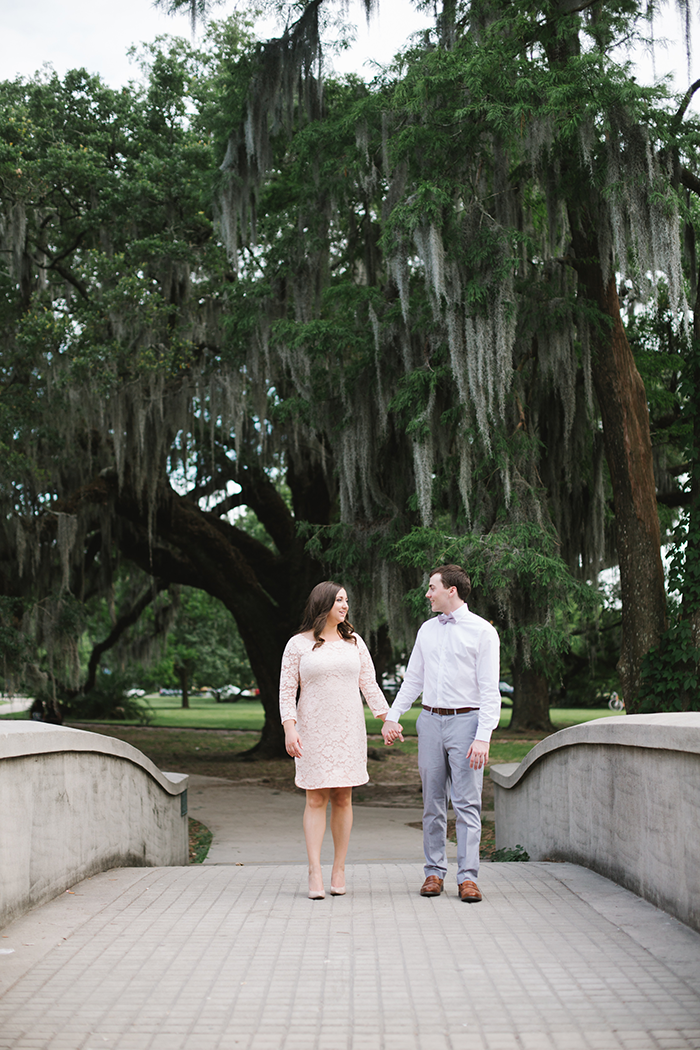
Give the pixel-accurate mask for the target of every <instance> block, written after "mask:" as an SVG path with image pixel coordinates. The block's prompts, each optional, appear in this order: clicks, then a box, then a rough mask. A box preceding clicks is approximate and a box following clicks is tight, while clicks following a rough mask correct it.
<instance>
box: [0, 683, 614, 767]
mask: <svg viewBox="0 0 700 1050" xmlns="http://www.w3.org/2000/svg"><path fill="white" fill-rule="evenodd" d="M144 702H145V703H147V704H148V707H149V708H150V709H151V717H150V720H149V724H150V725H152V726H160V727H163V728H170V729H244V730H250V731H255V730H260V729H262V724H263V709H262V705H261V704H260V702H259V701H258V700H239V701H238V702H237V703H235V704H217V703H216V701H215V700H213V699H208V698H204V697H200V696H196V697H191V698H190V706H189V708H183V707H182V704H181V701H180V698H179V697H177V696H149V697H146V698H145V701H144ZM1 710H2V708H0V711H1ZM419 714H420V706H418V705H415V706H414V707H412V708H411V709H410V711H407V712H406V714H405V715H404V716H403V718H402V719H401V724H402V725H403V727H404V732H405V733H406V735H408V736H415V733H416V719H417V718H418V715H419ZM550 714H551V718H552V722H553V723H554V725H555V727H556V728H557V729H565V728H566V727H567V726H572V725H578V724H579V723H580V722H589V721H591V720H592V719H594V718H604V717H607V716H610V715H613V714H616V712H614V711H609V710H608V709H607V707H605V708H600V709H591V708H573V707H572V708H556V707H554V708H552V710H551V712H550ZM510 716H511V709H510V708H509V707H508V708H503V710H502V712H501V721H500V728H501V729H507V728H508V726H509V724H510ZM8 717H18V718H26V717H27V715H26V714H22V715H17V716H12V715H10V716H8ZM365 720H366V723H367V731H368V732H369V733H379V732H380V731H381V723H380V722H379V720H378V719H376V718H375V717H374V716H373V715H372V712H371V711H370V710H369V708H365ZM71 722H72V724H76V723H75V722H74V721H73V720H72V719H71ZM95 722H96V720H95V719H91V723H92V724H95ZM105 724H115V725H138V722H136V721H132V720H127V721H121V722H114V723H109V722H108V721H107V720H105ZM499 761H514V760H512V759H499Z"/></svg>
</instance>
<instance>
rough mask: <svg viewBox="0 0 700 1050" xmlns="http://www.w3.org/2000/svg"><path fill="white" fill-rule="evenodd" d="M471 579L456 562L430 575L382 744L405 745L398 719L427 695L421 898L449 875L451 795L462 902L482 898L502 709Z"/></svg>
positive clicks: (421, 764)
mask: <svg viewBox="0 0 700 1050" xmlns="http://www.w3.org/2000/svg"><path fill="white" fill-rule="evenodd" d="M470 591H471V582H470V580H469V577H468V576H467V574H466V572H465V571H464V569H461V568H460V567H459V566H458V565H440V566H438V568H436V569H433V570H432V571H431V573H430V584H429V586H428V592H427V594H426V598H427V599H428V601H429V602H430V606H431V608H432V610H433V612H436V613H439V614H440V615H439V616H437V617H434V618H433V619H431V620H427V621H426V622H425V623H424V624H423V626H422V627H421V628H420V630H419V632H418V637H417V638H416V644H415V646H414V648H413V652H412V653H411V658H410V660H409V661H408V667H407V669H406V677H405V678H404V681H403V684H402V686H401V688H400V689H399V691H398V693H397V695H396V699H395V701H394V703H393V704H392V706H391V708H390V709H389V713H388V715H387V716H386V721H385V722H384V726H383V728H382V735H383V737H384V742H385V744H388V745H391V744H393V743H394V741H395V740H403V735H402V732H401V730H402V726H401V725H400V723H399V719H400V718H401V715H402V714H404V713H405V712H406V711H408V709H409V707H410V706H411V704H412V703H413V702H414V700H417V699H418V697H419V696H420V695H421V693H422V694H423V699H422V706H423V710H422V711H421V713H420V714H419V716H418V721H417V723H416V727H417V729H418V769H419V771H420V775H421V780H422V782H423V849H424V851H425V869H424V870H425V882H424V883H423V886H422V887H421V891H420V892H421V896H423V897H439V895H440V894H441V893H442V890H443V883H444V878H445V875H446V873H447V857H446V847H447V792H448V788H449V786H450V783H451V794H452V806H453V809H454V811H455V818H456V825H457V883H458V886H459V896H460V899H461V900H463V901H465V902H466V903H468V904H474V903H476V902H477V901H480V900H481V893H480V892H479V888H478V886H477V885H476V881H475V880H476V877H477V875H478V873H479V843H480V841H481V789H482V785H483V779H484V766H485V765H486V762H487V760H488V757H489V742H490V740H491V733H492V732H493V730H494V729H495V728H496V726H497V725H498V719H499V716H500V711H501V695H500V692H499V689H498V679H499V639H498V633H497V631H496V629H495V628H494V627H493V626H492V624H490V623H489V622H488V621H487V620H484V619H482V618H481V616H477V615H476V614H475V613H473V612H470V610H469V608H468V606H467V604H466V601H467V598H468V597H469V593H470Z"/></svg>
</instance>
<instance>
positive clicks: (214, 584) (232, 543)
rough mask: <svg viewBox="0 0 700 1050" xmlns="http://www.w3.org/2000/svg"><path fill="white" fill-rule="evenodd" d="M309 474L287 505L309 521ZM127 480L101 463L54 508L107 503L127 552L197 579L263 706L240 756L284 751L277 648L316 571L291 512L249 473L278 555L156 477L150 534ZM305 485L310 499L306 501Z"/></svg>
mask: <svg viewBox="0 0 700 1050" xmlns="http://www.w3.org/2000/svg"><path fill="white" fill-rule="evenodd" d="M311 474H312V472H311V471H309V472H308V474H307V475H302V474H301V472H299V473H298V474H297V475H295V477H294V481H295V490H296V491H295V495H296V502H295V508H296V504H297V503H298V506H299V512H300V513H302V514H305V520H310V521H313V520H317V519H315V516H314V510H315V511H316V513H318V507H319V506H320V507H321V510H322V512H323V513H326V511H327V506H328V500H327V498H326V500H325V501H323V500H321V499H320V497H319V494H318V489H319V484H320V483H319V482H318V481H316V483H315V484H314V479H313V477H311ZM129 480H130V479H129V477H128V476H127V477H126V478H125V480H124V483H123V485H122V487H121V489H120V488H119V486H118V481H117V477H116V475H115V474H113V473H107V472H105V473H103V474H101V475H100V476H99V477H98V478H95V479H94V480H93V481H92V482H91V483H90V484H89V485H88V486H86V487H85V488H84V489H83V490H81V491H80V492H78V493H76V494H75V495H74V496H73V497H72V499H71V500H70V501H66V502H65V503H64V504H62V506H61V509H65V510H68V511H69V512H72V513H76V512H77V510H78V509H79V508H80V506H81V505H83V504H85V503H93V504H96V505H98V506H99V507H104V506H105V505H108V506H110V509H111V513H112V515H113V519H114V521H115V526H114V533H113V535H114V538H115V540H116V542H117V544H118V545H119V547H120V549H121V551H122V553H123V554H124V555H125V556H126V557H128V558H130V559H131V560H132V561H134V562H135V563H136V564H137V565H138V566H139V567H140V568H141V569H143V571H144V572H147V573H149V574H150V575H152V576H155V577H156V578H157V579H158V580H159V581H164V582H165V583H179V584H183V585H185V586H190V587H198V588H200V589H201V590H204V591H207V593H208V594H211V595H213V597H215V598H218V599H219V600H220V601H221V602H223V604H224V605H225V606H226V608H227V609H228V610H229V612H230V613H231V614H232V616H233V617H234V619H235V621H236V625H237V627H238V630H239V632H240V635H241V639H242V640H243V644H244V646H245V648H246V653H247V655H248V659H249V660H250V665H251V668H252V671H253V674H254V675H255V679H256V681H257V684H258V688H259V690H260V701H261V703H262V705H263V709H264V712H265V722H264V725H263V730H262V734H261V737H260V741H259V742H258V743H257V744H256V745H255V747H254V748H252V749H251V751H250V752H248V755H249V756H252V755H255V757H260V758H263V757H265V758H273V757H274V758H284V757H286V751H285V748H284V732H283V730H282V725H281V723H280V716H279V672H280V665H281V662H282V653H283V651H284V647H285V645H286V643H287V641H288V639H289V638H290V637H291V635H292V634H294V632H295V631H296V630H297V628H298V625H299V623H300V620H301V613H302V610H303V608H304V604H305V602H306V599H307V597H308V595H309V592H310V591H311V589H312V588H313V587H314V586H315V584H317V583H318V582H319V581H320V580H321V579H323V574H322V570H321V567H320V566H319V564H318V562H316V561H315V560H314V559H313V558H311V557H309V555H308V554H306V552H305V550H304V546H305V541H304V540H302V539H299V538H298V537H297V536H296V530H295V521H294V517H293V516H292V515H291V514H290V513H289V511H288V509H287V508H286V505H285V504H284V502H283V501H282V500H281V499H279V498H278V497H277V495H276V493H275V492H274V488H273V486H272V485H271V484H270V483H269V479H267V478H265V477H264V475H262V472H260V477H259V478H255V477H254V478H253V480H252V481H250V482H249V488H250V489H252V488H253V487H256V486H257V487H256V491H255V492H252V491H251V492H250V496H251V505H252V506H253V509H254V510H255V511H256V513H257V514H258V517H259V518H261V520H263V521H264V524H265V527H266V528H267V530H268V532H269V533H270V534H271V535H272V536H273V537H274V539H275V542H276V544H277V546H278V549H279V550H280V553H279V554H276V553H274V552H272V551H271V550H270V549H269V548H268V547H266V546H265V545H264V544H261V543H259V542H258V541H257V540H255V539H253V537H252V536H249V535H248V534H246V533H244V532H242V531H241V530H240V529H237V528H235V527H234V526H231V525H229V524H228V522H226V521H223V520H221V519H219V518H218V517H217V516H216V515H214V514H209V513H206V512H204V511H202V510H200V508H199V507H198V505H197V504H196V503H194V502H191V501H190V500H188V499H187V498H186V497H184V496H180V495H178V494H177V493H175V492H174V491H173V490H172V489H171V488H170V486H169V485H168V484H167V483H164V484H163V485H162V486H161V489H160V491H159V494H158V502H157V506H156V510H155V514H154V517H153V532H154V535H153V536H151V537H150V538H149V535H148V521H147V507H146V501H145V500H142V499H140V498H139V494H138V493H137V492H135V491H133V489H131V488H130V487H129ZM266 486H267V487H268V489H269V491H265V487H266ZM307 491H308V494H309V502H313V504H314V507H313V508H309V507H308V506H307V500H306V498H305V496H306V493H307ZM285 515H286V517H285ZM183 700H184V693H183ZM183 706H185V704H184V703H183Z"/></svg>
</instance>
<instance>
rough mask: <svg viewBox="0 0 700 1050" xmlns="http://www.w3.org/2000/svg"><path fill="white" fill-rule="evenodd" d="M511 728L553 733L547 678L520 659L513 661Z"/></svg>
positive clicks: (520, 730)
mask: <svg viewBox="0 0 700 1050" xmlns="http://www.w3.org/2000/svg"><path fill="white" fill-rule="evenodd" d="M509 728H510V729H515V730H517V731H518V732H521V733H522V732H532V731H535V732H538V733H551V732H552V731H553V730H554V726H553V725H552V722H551V720H550V717H549V686H548V684H547V679H546V678H545V676H544V675H543V674H541V673H540V672H539V671H536V670H534V668H532V667H525V666H524V664H523V663H522V662H521V661H520V660H514V661H513V714H512V715H511V719H510V727H509Z"/></svg>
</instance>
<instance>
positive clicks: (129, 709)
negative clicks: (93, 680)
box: [61, 672, 153, 725]
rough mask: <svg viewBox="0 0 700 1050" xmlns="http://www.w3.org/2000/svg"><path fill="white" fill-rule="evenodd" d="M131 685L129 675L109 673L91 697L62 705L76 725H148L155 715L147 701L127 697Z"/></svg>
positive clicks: (64, 712) (86, 694)
mask: <svg viewBox="0 0 700 1050" xmlns="http://www.w3.org/2000/svg"><path fill="white" fill-rule="evenodd" d="M131 685H132V682H131V679H130V678H127V677H126V676H125V675H121V674H118V673H115V674H107V673H106V672H105V673H103V674H101V675H100V677H99V679H98V682H97V685H96V686H95V688H94V689H91V690H90V692H89V693H82V694H79V695H78V696H74V697H70V698H69V699H66V700H62V701H61V707H62V709H63V717H64V718H66V719H72V720H74V721H90V720H92V719H97V720H99V721H102V720H103V719H114V720H115V721H122V720H125V719H128V720H129V721H137V722H139V723H140V724H141V725H148V723H149V722H150V721H151V718H152V717H153V711H152V709H151V708H150V707H149V706H148V704H147V703H144V701H143V700H140V699H138V698H137V697H134V696H127V695H126V694H127V692H128V691H129V690H130V688H131Z"/></svg>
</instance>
